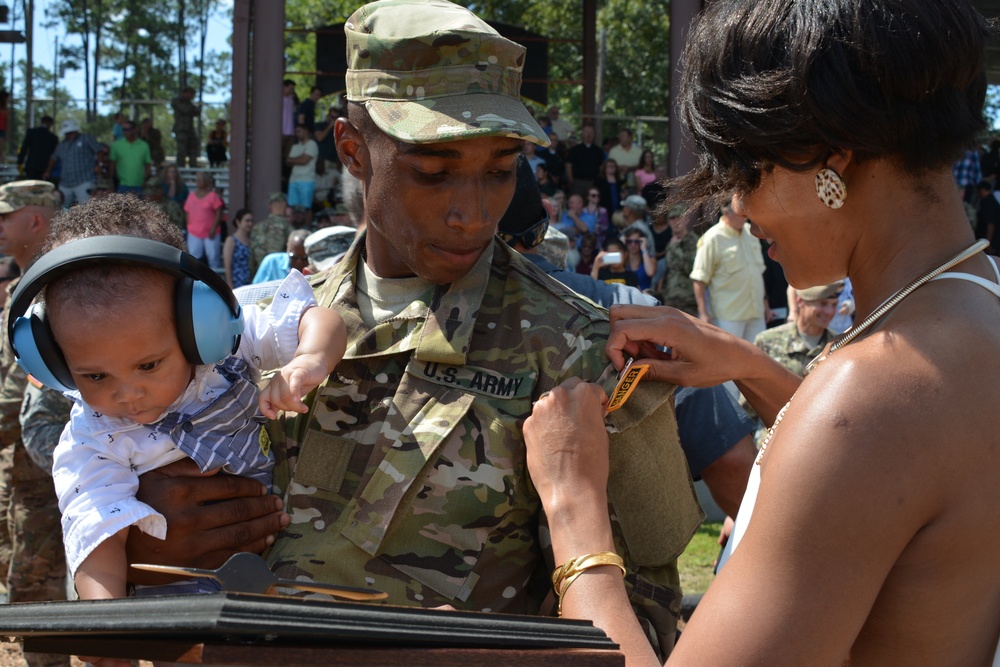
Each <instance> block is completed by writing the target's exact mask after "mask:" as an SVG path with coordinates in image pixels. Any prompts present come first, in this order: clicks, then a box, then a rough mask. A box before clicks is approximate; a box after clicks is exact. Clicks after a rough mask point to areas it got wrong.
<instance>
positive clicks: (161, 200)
mask: <svg viewBox="0 0 1000 667" xmlns="http://www.w3.org/2000/svg"><path fill="white" fill-rule="evenodd" d="M142 194H143V197H145V198H146V199H148V200H149V201H151V202H153V203H154V204H156V205H157V206H159V207H160V208H162V209H163V212H164V213H166V214H167V217H168V218H170V222H172V223H174V224H175V225H177V227H178V229H180V230H181V231H182V232H185V233H186V232H187V213H185V212H184V209H183V208H182V207H181V205H180V204H178V203H177V202H176V201H174V200H173V199H170V198H168V197H167V196H166V194H165V193H164V192H163V181H162V180H160V177H159V176H152V177H150V178H148V179H146V185H145V187H143V189H142Z"/></svg>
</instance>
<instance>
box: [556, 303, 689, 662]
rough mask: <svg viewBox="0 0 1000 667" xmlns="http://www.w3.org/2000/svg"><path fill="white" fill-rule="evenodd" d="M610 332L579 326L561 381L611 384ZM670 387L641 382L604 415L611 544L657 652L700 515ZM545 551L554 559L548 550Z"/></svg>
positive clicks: (672, 621)
mask: <svg viewBox="0 0 1000 667" xmlns="http://www.w3.org/2000/svg"><path fill="white" fill-rule="evenodd" d="M607 333H608V323H607V322H606V321H605V322H595V323H593V324H592V325H590V326H589V327H586V328H585V329H584V331H583V332H582V333H581V334H580V335H579V337H578V341H580V344H579V345H577V346H576V349H575V350H574V351H573V352H571V354H570V356H569V357H568V359H573V357H574V356H575V358H576V360H575V362H573V363H567V364H566V374H565V377H563V378H561V379H560V381H561V380H562V379H566V378H568V377H573V376H576V377H580V378H582V379H585V380H588V381H591V382H595V381H599V382H600V383H601V384H602V385H603V386H604V388H605V390H606V391H608V392H609V393H610V392H611V391H612V390H613V389H614V385H615V383H616V374H615V373H614V371H613V368H609V363H608V359H607V356H606V355H605V352H604V349H605V342H606V338H607ZM673 389H674V388H673V386H672V385H669V384H666V383H662V382H648V383H645V384H642V383H640V384H639V385H638V386H637V389H636V391H635V392H634V393H633V394H632V396H631V397H630V398H629V400H628V402H627V403H626V404H625V405H624V406H623V407H622V408H621V409H620V410H618V411H616V412H614V413H612V416H609V418H608V426H609V433H610V437H611V461H610V464H611V467H610V479H609V483H608V497H609V502H610V504H611V507H610V508H609V509H610V512H611V520H612V528H613V530H614V535H615V543H616V547H617V549H618V551H619V553H621V554H622V556H623V557H624V558H625V564H626V568H627V570H628V574H627V576H626V578H625V587H626V591H627V593H628V595H629V600H630V601H631V602H632V608H633V609H634V610H635V613H636V617H637V618H638V620H639V623H640V625H642V627H643V630H644V631H645V632H646V636H647V638H648V639H649V641H650V644H651V645H652V646H653V649H654V650H655V651H656V652H657V654H658V655H659V656H660V658H661V659H666V657H667V656H668V655H669V653H670V650H671V649H672V648H673V644H674V637H675V635H676V630H677V620H678V618H679V616H680V608H681V597H682V596H681V589H680V576H679V573H678V570H677V556H678V555H680V553H681V552H682V551H683V549H684V547H685V546H686V545H687V543H688V541H690V539H691V536H692V535H693V534H694V532H695V531H696V530H697V528H698V526H699V525H700V524H701V521H702V519H703V518H704V514H703V513H702V512H701V507H700V505H699V504H698V501H697V497H696V495H695V492H694V486H693V483H692V481H691V475H690V472H689V470H688V466H687V462H686V459H685V458H684V453H683V450H682V449H681V447H680V439H679V437H678V435H677V422H676V418H675V416H674V411H673V402H672V400H671V399H672V396H673ZM546 542H547V540H546ZM547 558H548V559H549V560H550V562H551V553H549V554H547ZM555 565H557V564H555V563H552V564H551V566H555Z"/></svg>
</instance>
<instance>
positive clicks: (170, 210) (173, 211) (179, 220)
mask: <svg viewBox="0 0 1000 667" xmlns="http://www.w3.org/2000/svg"><path fill="white" fill-rule="evenodd" d="M156 203H157V204H159V206H160V208H162V209H163V212H164V213H166V214H167V217H168V218H170V222H172V223H174V224H175V225H177V228H178V229H180V230H181V231H182V232H183V231H187V214H186V213H184V209H182V208H181V205H180V204H178V203H177V202H175V201H174V200H173V199H169V198H165V199H163V200H162V201H158V202H156Z"/></svg>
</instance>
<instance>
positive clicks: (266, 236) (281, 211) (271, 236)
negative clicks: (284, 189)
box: [250, 192, 292, 275]
mask: <svg viewBox="0 0 1000 667" xmlns="http://www.w3.org/2000/svg"><path fill="white" fill-rule="evenodd" d="M267 201H268V204H267V207H268V215H267V217H266V218H264V219H263V220H261V221H259V222H255V223H254V226H253V230H252V231H251V232H250V275H256V273H257V269H258V268H259V267H260V264H261V262H263V261H264V258H265V257H266V256H267V255H270V254H271V253H275V252H281V249H282V248H284V247H285V245H286V244H287V243H288V235H289V234H290V233H291V232H292V225H291V224H290V223H289V222H288V218H286V217H285V210H286V209H287V200H286V199H285V195H284V194H282V193H281V192H274V193H272V194H271V196H270V197H268V200H267Z"/></svg>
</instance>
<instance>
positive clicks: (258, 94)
mask: <svg viewBox="0 0 1000 667" xmlns="http://www.w3.org/2000/svg"><path fill="white" fill-rule="evenodd" d="M252 7H253V14H252V22H251V31H252V32H251V34H252V38H251V46H250V59H251V64H252V72H253V74H252V76H251V78H250V90H251V92H250V124H249V125H248V127H252V128H253V131H252V132H250V137H249V139H250V171H249V174H250V188H249V190H248V197H247V199H248V202H247V203H248V204H249V208H250V209H251V210H252V211H253V212H254V215H255V216H257V217H259V218H263V217H264V216H265V215H267V206H268V202H267V200H268V196H269V195H270V193H272V192H277V191H278V190H279V189H280V188H281V161H282V157H283V156H282V154H281V99H282V98H281V80H282V77H283V75H284V69H285V58H284V53H285V3H284V2H275V1H274V0H253V4H252Z"/></svg>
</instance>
